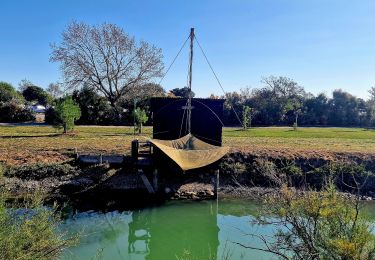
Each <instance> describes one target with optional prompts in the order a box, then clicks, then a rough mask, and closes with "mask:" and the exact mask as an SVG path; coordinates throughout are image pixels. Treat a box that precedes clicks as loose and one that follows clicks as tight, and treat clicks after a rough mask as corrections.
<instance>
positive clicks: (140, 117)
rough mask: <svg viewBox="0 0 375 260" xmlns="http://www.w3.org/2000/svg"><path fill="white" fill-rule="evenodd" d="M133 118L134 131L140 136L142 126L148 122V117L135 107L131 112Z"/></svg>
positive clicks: (144, 112)
mask: <svg viewBox="0 0 375 260" xmlns="http://www.w3.org/2000/svg"><path fill="white" fill-rule="evenodd" d="M133 117H134V127H135V131H137V132H138V134H142V126H143V124H144V123H146V122H147V120H148V116H147V114H146V111H144V110H143V109H141V108H139V107H137V108H136V109H134V111H133Z"/></svg>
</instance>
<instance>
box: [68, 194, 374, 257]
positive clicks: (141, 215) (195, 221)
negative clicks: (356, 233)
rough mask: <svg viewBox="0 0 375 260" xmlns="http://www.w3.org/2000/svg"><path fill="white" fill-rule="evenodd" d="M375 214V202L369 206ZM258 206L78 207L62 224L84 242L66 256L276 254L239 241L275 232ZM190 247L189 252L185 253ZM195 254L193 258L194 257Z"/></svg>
mask: <svg viewBox="0 0 375 260" xmlns="http://www.w3.org/2000/svg"><path fill="white" fill-rule="evenodd" d="M366 209H367V211H368V212H369V213H370V215H372V216H374V214H375V207H374V205H373V204H368V205H367V206H366ZM257 210H258V206H257V205H256V204H255V203H254V202H249V201H242V200H230V201H229V200H228V201H226V200H224V201H220V202H219V203H217V202H216V201H200V202H192V201H171V202H167V203H165V204H164V205H162V206H157V207H156V206H155V207H149V208H145V209H141V210H133V211H123V212H118V211H113V212H107V213H100V212H94V211H90V212H84V213H78V214H76V215H74V216H73V217H71V218H69V219H68V220H66V221H64V223H63V225H62V227H61V228H62V230H63V231H64V232H67V233H76V232H81V233H82V238H81V240H80V243H79V244H78V245H77V246H75V247H72V248H70V249H68V250H66V251H65V252H64V254H63V256H62V257H61V258H62V259H93V257H95V255H96V254H97V253H98V254H99V255H100V256H101V257H102V258H101V259H110V260H116V259H158V260H159V259H161V260H164V259H165V260H168V259H177V257H181V256H185V257H184V258H183V259H187V258H188V256H189V255H188V253H189V254H190V255H192V256H194V259H209V258H210V259H223V256H225V255H229V256H230V259H271V257H272V256H271V255H269V254H267V253H264V252H261V251H257V250H251V249H246V248H244V247H241V246H240V245H238V244H236V242H238V243H241V244H244V245H251V246H257V247H261V246H262V243H261V242H260V241H259V240H257V239H256V238H254V237H252V236H250V235H248V234H262V235H271V234H272V233H273V231H274V230H273V228H274V227H271V226H259V225H254V224H252V220H253V219H254V215H255V214H256V213H257ZM184 251H185V252H188V253H185V255H184ZM188 259H192V258H188Z"/></svg>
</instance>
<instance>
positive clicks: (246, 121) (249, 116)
mask: <svg viewBox="0 0 375 260" xmlns="http://www.w3.org/2000/svg"><path fill="white" fill-rule="evenodd" d="M254 114H255V110H254V108H252V107H249V106H243V110H242V126H243V128H244V130H246V129H247V128H248V127H249V128H251V121H252V120H253V117H254Z"/></svg>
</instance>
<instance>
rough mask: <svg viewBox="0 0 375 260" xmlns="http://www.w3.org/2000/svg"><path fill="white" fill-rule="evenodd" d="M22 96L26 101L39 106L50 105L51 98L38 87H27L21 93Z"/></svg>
mask: <svg viewBox="0 0 375 260" xmlns="http://www.w3.org/2000/svg"><path fill="white" fill-rule="evenodd" d="M22 95H23V96H24V98H25V99H26V100H27V101H37V102H38V103H39V104H41V105H43V106H45V105H47V104H50V103H52V99H53V98H52V97H51V96H50V95H49V94H48V93H47V92H46V91H44V89H42V88H41V87H38V86H28V87H26V88H25V89H24V90H23V91H22Z"/></svg>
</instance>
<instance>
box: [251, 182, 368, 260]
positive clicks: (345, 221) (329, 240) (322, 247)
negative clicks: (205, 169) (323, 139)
mask: <svg viewBox="0 0 375 260" xmlns="http://www.w3.org/2000/svg"><path fill="white" fill-rule="evenodd" d="M359 203H360V201H359V199H358V198H356V197H351V198H346V197H345V198H344V197H342V196H341V195H340V194H339V193H338V192H337V191H336V190H335V188H334V187H333V185H328V186H327V187H326V188H325V189H324V190H323V191H322V192H315V191H310V192H305V193H301V192H298V191H296V190H294V189H292V188H289V187H286V186H284V187H283V188H282V189H281V191H280V194H278V196H276V197H272V198H269V199H266V200H265V204H264V206H263V208H262V211H261V217H258V219H257V221H256V222H257V223H258V224H269V225H274V226H275V227H276V231H275V233H274V234H273V237H274V239H272V240H270V239H267V238H266V237H264V236H257V235H255V236H256V237H258V238H259V239H261V240H262V241H263V243H264V245H265V248H256V247H252V246H248V245H244V246H245V247H247V248H253V249H258V250H262V251H268V252H271V253H273V254H275V256H278V257H280V258H281V259H301V260H302V259H332V260H334V259H342V260H345V259H348V260H349V259H358V260H359V259H374V257H375V236H374V234H373V233H372V230H373V224H372V223H371V222H370V221H369V220H368V219H367V218H366V216H365V215H364V213H363V212H362V211H361V210H360V206H359Z"/></svg>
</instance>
